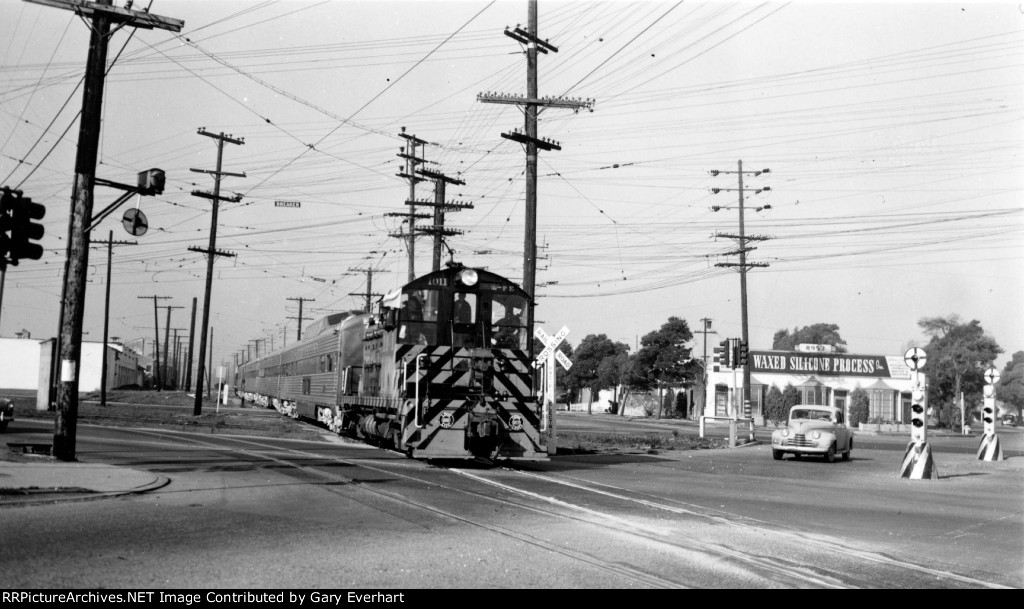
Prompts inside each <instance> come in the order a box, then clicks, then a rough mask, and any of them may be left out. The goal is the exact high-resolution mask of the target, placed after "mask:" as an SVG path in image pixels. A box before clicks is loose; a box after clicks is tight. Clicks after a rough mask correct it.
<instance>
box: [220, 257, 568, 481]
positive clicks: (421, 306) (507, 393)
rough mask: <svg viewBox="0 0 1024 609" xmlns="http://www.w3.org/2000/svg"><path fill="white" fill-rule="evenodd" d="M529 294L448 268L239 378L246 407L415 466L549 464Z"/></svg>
mask: <svg viewBox="0 0 1024 609" xmlns="http://www.w3.org/2000/svg"><path fill="white" fill-rule="evenodd" d="M530 306H532V303H531V302H530V299H529V297H528V295H527V293H526V292H525V291H524V290H523V289H522V288H521V287H519V286H518V285H516V284H515V283H513V282H512V281H509V280H508V279H506V278H504V277H501V276H500V275H497V274H495V273H492V272H490V271H487V270H484V269H475V268H468V267H465V266H462V265H458V264H449V266H447V267H446V268H443V269H441V270H438V271H434V272H432V273H429V274H427V275H423V276H421V277H419V278H417V279H415V280H413V281H411V282H409V283H408V284H406V285H404V286H402V287H401V288H398V289H396V290H393V291H391V292H389V293H388V294H385V295H384V296H383V297H382V298H380V299H379V300H378V301H377V302H376V303H375V310H374V311H373V312H371V313H366V312H362V311H350V312H339V313H333V314H330V315H327V316H326V317H323V318H321V319H319V320H318V321H316V322H314V323H313V324H311V325H310V326H308V327H307V328H306V330H305V332H304V333H303V335H302V339H301V340H300V341H299V342H297V343H295V344H292V345H289V346H288V347H286V348H284V349H281V350H279V351H275V352H273V353H270V354H268V355H266V356H263V357H259V358H257V359H253V360H251V361H248V362H245V363H244V364H242V365H240V366H239V367H238V378H237V379H236V388H237V391H238V392H239V393H240V394H241V395H242V397H243V398H244V399H245V400H248V401H252V402H255V403H256V404H259V405H262V406H265V407H273V408H276V409H277V410H278V411H280V412H282V413H283V414H287V415H289V416H292V417H295V418H299V417H301V418H307V419H313V420H315V421H318V422H320V423H322V424H323V425H325V426H326V427H328V428H329V429H330V430H331V431H333V432H335V433H339V434H342V433H344V434H347V435H352V436H355V437H358V438H361V439H364V440H367V441H370V442H373V443H376V444H379V445H384V446H388V447H391V448H394V449H396V450H399V451H401V452H403V453H405V454H406V455H408V456H409V457H412V458H417V459H478V460H490V461H497V460H534V461H542V460H546V459H547V458H548V455H547V448H546V444H547V442H546V431H547V421H548V419H547V416H548V415H549V412H548V409H547V408H546V407H545V406H544V405H543V404H542V403H541V400H539V399H538V396H537V395H536V392H535V391H534V383H535V371H534V368H533V366H532V365H531V364H532V360H531V355H530V354H531V346H532V345H531V341H532V340H533V338H532V336H531V335H530V332H529V330H530V329H529V327H528V324H529V320H530V319H531V317H530V315H529V312H530V311H529V307H530Z"/></svg>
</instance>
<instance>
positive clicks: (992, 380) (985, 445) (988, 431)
mask: <svg viewBox="0 0 1024 609" xmlns="http://www.w3.org/2000/svg"><path fill="white" fill-rule="evenodd" d="M985 382H986V383H987V384H986V385H985V387H984V392H983V397H984V403H983V404H982V407H981V412H982V414H981V420H982V422H983V423H984V424H985V435H983V436H982V437H981V444H980V445H979V446H978V460H979V461H1002V460H1003V447H1002V446H1000V445H999V436H998V435H996V383H997V382H999V371H998V370H996V368H995V367H991V368H989V369H988V370H986V371H985Z"/></svg>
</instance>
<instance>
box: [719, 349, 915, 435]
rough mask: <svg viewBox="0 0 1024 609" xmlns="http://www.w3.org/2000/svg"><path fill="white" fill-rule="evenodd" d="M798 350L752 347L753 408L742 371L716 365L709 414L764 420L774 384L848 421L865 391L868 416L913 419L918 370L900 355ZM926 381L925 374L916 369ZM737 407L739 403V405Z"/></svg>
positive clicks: (886, 419) (887, 419)
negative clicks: (853, 400)
mask: <svg viewBox="0 0 1024 609" xmlns="http://www.w3.org/2000/svg"><path fill="white" fill-rule="evenodd" d="M800 349H801V350H800V351H750V352H749V355H748V358H747V365H749V366H750V407H749V411H745V410H744V407H743V398H742V396H743V387H742V386H743V369H742V368H737V369H735V370H733V369H731V368H724V367H720V366H718V365H714V366H712V367H711V368H710V369H709V371H708V387H707V392H706V399H705V403H704V415H705V416H719V417H732V416H733V415H734V414H736V415H737V416H739V417H751V416H752V417H754V421H755V424H757V425H763V424H764V401H765V396H767V394H768V391H769V390H770V389H771V388H772V387H773V386H774V387H778V388H779V391H784V390H785V389H786V386H787V385H792V386H793V387H794V388H795V389H796V390H797V391H798V392H799V393H800V403H802V404H816V405H829V406H836V407H838V408H842V409H843V411H844V412H845V413H846V417H847V420H849V414H850V413H849V407H850V394H851V393H853V391H854V390H855V389H857V388H860V389H863V390H864V391H865V392H867V395H868V399H869V410H868V412H869V414H868V416H869V418H871V419H875V418H877V419H878V420H880V421H883V422H893V423H908V422H910V393H911V390H912V389H913V385H914V372H913V371H912V370H911V369H910V367H909V366H908V365H907V364H906V362H905V361H904V358H903V356H899V355H855V354H849V353H835V352H831V351H830V350H829V349H827V348H825V346H822V345H800ZM918 374H919V376H920V381H921V383H922V384H927V380H926V377H925V375H924V374H923V373H918ZM735 405H738V407H737V406H735Z"/></svg>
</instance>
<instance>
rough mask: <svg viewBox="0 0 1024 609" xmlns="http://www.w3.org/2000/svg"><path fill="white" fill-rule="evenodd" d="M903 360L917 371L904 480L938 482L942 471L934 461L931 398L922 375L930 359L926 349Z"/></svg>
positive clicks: (909, 354)
mask: <svg viewBox="0 0 1024 609" xmlns="http://www.w3.org/2000/svg"><path fill="white" fill-rule="evenodd" d="M903 359H904V361H906V363H907V366H909V367H910V369H911V370H913V371H914V388H913V390H912V391H911V394H910V443H909V444H907V451H906V452H905V453H903V465H902V466H901V467H900V477H901V478H908V479H910V480H935V479H937V478H938V477H939V468H938V466H936V465H935V460H934V459H933V458H932V448H931V446H928V404H927V401H928V399H927V398H928V394H927V392H926V391H925V388H924V385H923V384H922V383H921V378H920V374H919V371H920V369H921V368H922V367H923V366H924V363H925V361H926V359H927V355H926V354H925V352H924V351H923V350H922V349H918V348H916V347H914V348H912V349H910V350H908V351H907V353H906V355H905V356H904V358H903Z"/></svg>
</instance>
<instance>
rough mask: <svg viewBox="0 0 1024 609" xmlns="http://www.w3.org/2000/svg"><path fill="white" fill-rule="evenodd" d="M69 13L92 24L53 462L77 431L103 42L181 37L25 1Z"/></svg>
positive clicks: (123, 17) (106, 1) (69, 1)
mask: <svg viewBox="0 0 1024 609" xmlns="http://www.w3.org/2000/svg"><path fill="white" fill-rule="evenodd" d="M29 1H30V2H34V3H36V4H44V5H47V6H52V7H56V8H61V9H65V10H70V11H74V12H75V14H76V15H78V16H79V17H81V18H83V19H91V23H90V24H89V26H90V30H91V33H90V36H89V56H88V60H87V62H86V67H85V78H84V86H83V91H82V113H81V117H80V119H79V122H78V125H79V126H78V151H77V154H76V157H75V179H74V183H73V184H72V189H71V192H72V194H71V218H70V221H69V223H68V245H67V257H66V262H65V273H64V287H63V291H62V296H61V326H60V336H59V340H60V351H59V355H58V359H59V360H60V382H59V383H58V385H57V398H56V405H55V410H56V414H55V422H54V434H53V449H52V454H53V456H54V457H56V458H57V459H59V460H61V461H74V460H75V443H76V437H77V427H78V386H79V383H78V381H79V379H78V373H79V365H80V363H81V355H82V319H83V317H84V314H85V310H84V309H85V285H86V276H87V273H88V269H89V234H88V230H87V229H88V226H89V222H90V221H91V219H92V205H93V186H94V185H95V178H96V159H97V155H98V151H99V135H100V123H101V120H102V116H103V80H104V71H105V70H106V64H107V42H108V40H107V39H108V37H109V35H110V26H111V24H112V23H117V24H119V28H120V25H130V26H133V27H142V28H146V29H152V28H157V29H164V30H171V31H174V32H179V31H181V28H182V26H184V22H183V21H181V20H177V19H170V18H167V17H161V16H159V15H154V14H152V13H147V12H143V11H133V10H130V9H128V8H120V7H115V6H112V5H111V4H112V3H111V0H98V1H97V2H76V1H73V0H29Z"/></svg>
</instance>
